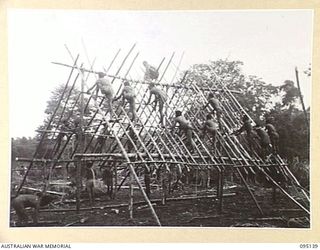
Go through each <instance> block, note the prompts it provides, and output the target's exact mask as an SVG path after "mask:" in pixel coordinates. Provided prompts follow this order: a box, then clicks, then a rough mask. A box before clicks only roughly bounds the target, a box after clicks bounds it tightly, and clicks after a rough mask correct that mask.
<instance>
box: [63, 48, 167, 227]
mask: <svg viewBox="0 0 320 250" xmlns="http://www.w3.org/2000/svg"><path fill="white" fill-rule="evenodd" d="M68 53H69V55H70V57H71V59H72V60H73V61H74V58H73V56H72V54H71V52H70V51H69V50H68ZM75 65H76V67H77V64H75ZM77 70H78V71H79V73H80V75H81V77H82V79H83V74H82V72H81V70H80V69H79V68H78V67H77ZM97 108H98V110H99V112H100V114H101V115H102V117H103V118H104V120H105V122H106V124H107V126H108V127H110V125H109V122H108V120H107V118H106V116H105V115H104V114H103V112H102V110H101V109H100V107H99V106H98V105H97ZM112 132H113V130H112ZM114 136H115V138H116V140H117V143H118V145H119V147H120V148H121V151H122V153H123V155H124V157H125V158H126V160H127V162H128V166H129V168H130V171H131V174H133V177H134V178H135V180H136V182H137V184H138V186H139V189H140V191H141V193H142V195H143V196H144V198H145V200H146V202H147V203H148V206H149V207H150V209H151V212H152V214H153V216H154V218H155V220H156V222H157V224H158V225H159V226H161V223H160V221H159V218H158V216H157V214H156V212H155V210H154V208H153V206H152V204H151V203H150V200H149V198H148V197H147V195H146V193H145V192H144V190H143V188H142V186H141V183H140V181H139V178H138V176H137V175H136V172H135V170H134V167H133V165H132V164H130V159H129V158H128V155H127V152H126V150H125V148H124V147H123V145H122V143H121V141H120V139H119V138H118V137H117V134H116V133H114Z"/></svg>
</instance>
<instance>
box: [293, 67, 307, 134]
mask: <svg viewBox="0 0 320 250" xmlns="http://www.w3.org/2000/svg"><path fill="white" fill-rule="evenodd" d="M295 73H296V81H297V85H298V90H299V98H300V101H301V106H302V110H303V113H304V118H305V122H306V126H307V129H308V128H309V120H308V114H307V111H306V107H305V106H304V101H303V97H302V94H301V88H300V82H299V72H298V68H297V67H295Z"/></svg>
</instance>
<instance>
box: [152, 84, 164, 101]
mask: <svg viewBox="0 0 320 250" xmlns="http://www.w3.org/2000/svg"><path fill="white" fill-rule="evenodd" d="M150 93H151V94H154V95H155V96H156V97H158V98H160V99H161V100H162V101H163V102H165V101H166V100H167V94H166V93H165V92H164V91H163V90H162V89H160V88H157V87H153V88H152V89H151V90H150Z"/></svg>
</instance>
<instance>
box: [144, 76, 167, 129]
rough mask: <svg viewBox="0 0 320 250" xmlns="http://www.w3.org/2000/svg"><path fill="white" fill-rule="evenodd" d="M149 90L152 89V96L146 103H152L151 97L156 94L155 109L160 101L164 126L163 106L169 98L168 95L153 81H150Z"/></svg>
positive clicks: (160, 112)
mask: <svg viewBox="0 0 320 250" xmlns="http://www.w3.org/2000/svg"><path fill="white" fill-rule="evenodd" d="M149 91H150V96H149V99H148V101H147V102H146V105H149V104H150V101H151V98H152V96H153V95H154V101H153V102H154V106H153V111H155V110H156V109H157V105H158V103H159V114H160V123H161V125H162V126H163V107H164V104H165V102H166V100H167V95H166V93H165V92H164V91H163V90H162V89H160V88H157V87H156V86H155V84H154V83H153V82H151V83H149Z"/></svg>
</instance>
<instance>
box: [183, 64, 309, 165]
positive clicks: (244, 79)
mask: <svg viewBox="0 0 320 250" xmlns="http://www.w3.org/2000/svg"><path fill="white" fill-rule="evenodd" d="M242 66H243V63H242V62H241V61H226V60H217V61H211V62H210V63H209V64H195V65H193V66H192V67H191V68H190V69H189V70H188V74H187V77H186V80H185V83H186V84H188V83H190V82H193V83H196V84H197V85H198V86H203V87H208V86H210V87H212V88H213V89H216V90H217V91H221V86H222V87H223V86H225V87H227V88H228V89H229V90H234V91H238V92H239V93H240V94H234V96H235V98H236V99H237V100H238V102H239V103H240V104H241V105H242V107H243V108H244V109H245V111H246V112H247V113H248V114H249V115H250V116H251V117H252V118H253V119H254V120H264V119H265V117H267V116H270V115H272V116H273V117H274V118H275V119H274V120H275V126H276V128H277V129H278V132H279V134H280V144H281V145H280V147H281V152H280V154H281V155H282V156H283V157H285V158H288V159H289V160H291V159H292V158H293V157H294V156H295V155H299V156H300V157H302V158H305V159H308V158H309V136H308V135H309V128H306V127H305V125H304V122H303V112H302V111H301V110H300V109H298V108H300V107H299V106H298V105H297V99H298V95H299V92H298V89H297V88H296V87H295V86H294V82H293V81H291V80H286V81H285V82H284V83H283V84H282V85H281V86H280V87H277V86H274V85H272V84H267V83H266V82H264V81H263V80H262V79H261V78H259V77H257V76H253V75H249V76H246V75H245V74H244V73H243V71H242ZM206 94H207V93H205V95H206ZM309 112H310V110H309Z"/></svg>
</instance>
